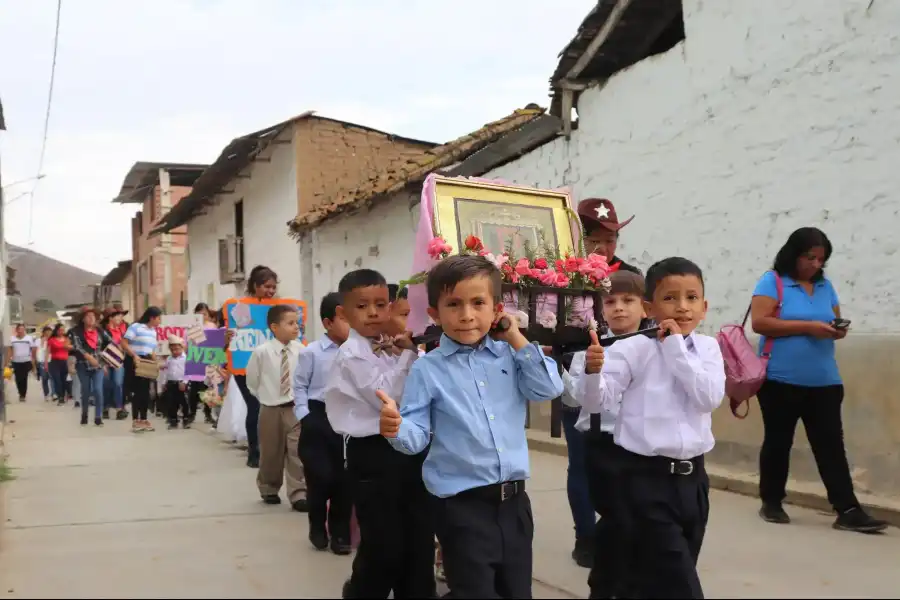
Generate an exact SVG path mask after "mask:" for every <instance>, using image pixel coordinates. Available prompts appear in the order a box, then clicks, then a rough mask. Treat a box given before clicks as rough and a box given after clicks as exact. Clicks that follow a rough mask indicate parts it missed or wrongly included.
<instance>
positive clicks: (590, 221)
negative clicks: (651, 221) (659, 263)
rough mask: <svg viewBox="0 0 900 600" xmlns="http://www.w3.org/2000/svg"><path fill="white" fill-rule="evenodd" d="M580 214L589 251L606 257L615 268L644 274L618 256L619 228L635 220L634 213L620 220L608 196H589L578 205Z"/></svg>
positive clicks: (585, 242) (586, 246) (585, 243)
mask: <svg viewBox="0 0 900 600" xmlns="http://www.w3.org/2000/svg"><path fill="white" fill-rule="evenodd" d="M578 216H579V217H580V218H581V226H582V228H583V229H584V245H585V248H586V249H587V251H588V252H589V253H590V252H594V253H596V254H600V255H601V256H605V257H606V262H607V263H609V266H610V267H612V268H613V269H614V270H619V269H621V270H623V271H631V272H632V273H637V274H638V275H642V273H641V270H640V269H638V268H637V267H635V266H633V265H629V264H628V263H626V262H624V261H623V260H622V259H620V258H619V257H618V256H616V246H617V245H618V242H619V230H620V229H622V228H623V227H625V226H626V225H628V224H629V223H631V222H632V221H633V220H634V215H632V216H631V217H629V218H627V219H625V221H623V222H622V223H620V222H619V217H618V216H617V215H616V207H615V206H613V203H612V202H610V201H609V200H607V199H606V198H587V199H585V200H582V201H581V203H580V204H579V205H578Z"/></svg>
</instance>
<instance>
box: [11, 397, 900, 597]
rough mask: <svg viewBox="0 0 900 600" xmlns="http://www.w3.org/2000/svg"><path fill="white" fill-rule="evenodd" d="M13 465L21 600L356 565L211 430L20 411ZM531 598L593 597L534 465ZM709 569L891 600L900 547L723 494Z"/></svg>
mask: <svg viewBox="0 0 900 600" xmlns="http://www.w3.org/2000/svg"><path fill="white" fill-rule="evenodd" d="M9 409H10V410H9V417H10V419H11V420H12V421H14V422H13V423H11V424H10V426H9V429H8V430H7V436H6V440H7V450H8V452H9V453H10V464H11V465H12V466H13V467H14V468H15V469H16V471H15V474H16V477H17V479H16V481H13V482H10V483H8V484H4V485H3V486H2V487H0V491H2V493H4V494H5V496H6V509H7V512H6V517H7V523H6V529H5V531H3V532H2V534H0V586H2V587H0V589H3V590H7V597H9V598H59V597H67V598H122V597H130V598H175V597H181V598H185V597H187V598H223V597H229V598H314V597H323V598H338V597H339V596H340V589H341V584H342V583H343V580H344V578H345V577H346V576H347V574H348V573H349V570H350V560H351V559H350V558H349V557H337V556H334V555H332V554H329V553H319V552H316V551H314V550H313V549H312V548H311V547H310V545H309V543H308V542H307V540H306V535H307V523H306V518H305V516H304V515H299V514H297V513H292V512H291V511H290V509H289V508H288V507H287V506H286V505H282V506H276V507H268V506H264V505H262V503H261V502H260V501H259V496H258V494H257V493H256V489H255V483H254V477H255V471H253V470H250V469H248V468H247V467H245V466H244V465H243V461H244V459H243V454H242V453H241V452H239V451H238V450H236V449H235V448H234V447H233V446H232V445H230V444H226V443H223V442H221V441H219V440H218V439H217V438H215V437H214V436H213V435H210V434H209V433H206V428H204V427H202V426H198V428H197V429H195V430H191V431H183V430H177V431H165V430H164V425H163V424H162V423H160V422H157V423H156V425H157V426H158V427H159V428H160V430H159V431H156V432H153V433H148V434H142V435H134V434H132V433H130V431H129V430H128V428H129V426H130V423H129V422H128V421H122V422H116V421H111V422H108V423H107V425H106V426H104V427H103V428H102V429H98V428H96V427H95V426H94V425H89V426H85V427H82V426H80V425H78V414H77V413H76V411H74V410H72V408H70V407H56V406H51V405H48V404H44V403H43V401H42V400H40V399H29V402H28V403H26V404H21V405H20V404H18V403H16V404H13V405H11V406H10V407H9ZM532 474H533V478H532V481H530V482H529V494H530V496H531V499H532V504H533V507H534V514H535V522H536V535H535V541H534V563H535V567H534V576H535V579H536V583H535V587H534V596H535V597H537V598H572V597H581V598H584V597H587V584H586V579H587V571H586V570H584V569H581V568H579V567H577V566H576V565H575V564H574V563H573V562H572V560H571V557H570V552H571V549H572V542H573V531H572V521H571V515H570V512H569V508H568V504H567V500H566V493H565V478H566V461H565V459H564V458H563V457H559V456H555V455H551V454H546V453H540V452H532ZM711 503H712V516H711V522H710V528H709V531H708V534H707V539H706V543H705V546H704V549H703V555H702V557H701V575H702V578H703V582H704V586H705V591H706V595H707V596H708V597H721V598H749V597H756V598H760V597H770V598H775V597H780V598H803V597H892V596H895V595H896V594H897V591H898V590H900V569H897V564H898V563H897V561H898V557H900V534H898V532H897V531H896V530H891V531H890V532H889V533H888V534H887V535H882V536H862V535H858V534H851V533H844V532H837V531H834V530H832V529H831V527H830V524H831V518H830V516H828V515H823V514H820V513H817V512H814V511H810V510H805V509H800V508H793V509H791V511H790V512H791V515H792V516H793V517H794V524H793V525H790V526H787V527H784V526H775V525H769V524H766V523H762V522H761V521H760V520H759V519H758V517H757V516H756V509H757V505H756V502H755V501H754V500H752V499H749V498H746V497H743V496H738V495H734V494H730V493H726V492H713V496H712V499H711Z"/></svg>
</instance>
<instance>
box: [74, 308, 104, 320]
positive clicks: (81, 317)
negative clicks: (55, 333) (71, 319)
mask: <svg viewBox="0 0 900 600" xmlns="http://www.w3.org/2000/svg"><path fill="white" fill-rule="evenodd" d="M88 313H94V316H95V317H97V319H98V320H99V319H100V317H101V316H102V314H101V313H100V309H99V308H97V307H96V306H82V307H81V308H79V309H78V314H77V315H76V321H77V322H78V323H81V322H82V321H83V320H84V317H85V315H87V314H88Z"/></svg>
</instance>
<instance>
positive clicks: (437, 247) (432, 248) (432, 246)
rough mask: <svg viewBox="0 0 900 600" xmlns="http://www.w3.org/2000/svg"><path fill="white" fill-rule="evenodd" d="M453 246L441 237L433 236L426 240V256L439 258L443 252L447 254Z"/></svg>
mask: <svg viewBox="0 0 900 600" xmlns="http://www.w3.org/2000/svg"><path fill="white" fill-rule="evenodd" d="M452 251H453V248H452V247H451V246H450V245H449V244H448V243H447V242H445V241H444V239H443V238H441V237H436V238H433V239H432V240H431V241H430V242H428V256H430V257H431V258H433V259H438V258H441V256H442V255H444V254H449V253H450V252H452Z"/></svg>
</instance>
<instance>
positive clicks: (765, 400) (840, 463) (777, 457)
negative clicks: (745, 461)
mask: <svg viewBox="0 0 900 600" xmlns="http://www.w3.org/2000/svg"><path fill="white" fill-rule="evenodd" d="M756 397H757V398H758V399H759V407H760V410H761V411H762V418H763V427H764V430H765V436H764V438H763V443H762V447H761V448H760V451H759V497H760V499H761V500H762V501H763V502H764V503H766V504H781V501H782V500H784V497H785V495H786V489H785V487H786V486H787V478H788V471H789V469H790V464H791V446H793V444H794V432H795V431H796V429H797V421H799V420H802V421H803V427H804V428H805V429H806V437H807V439H809V446H810V448H811V449H812V453H813V456H814V457H815V459H816V466H817V467H818V468H819V475H820V476H821V477H822V483H823V484H825V489H826V490H827V492H828V501H829V502H830V503H831V505H832V506H833V507H834V509H835V510H836V511H837V512H838V513H842V512H844V511H846V510H848V509H850V508H855V507H858V506H859V500H857V498H856V494H855V493H854V492H853V480H852V479H851V477H850V465H849V464H848V463H847V451H846V449H845V448H844V427H843V421H842V419H841V404H842V403H843V401H844V386H842V385H830V386H824V387H805V386H800V385H791V384H789V383H781V382H778V381H768V380H767V381H766V382H765V383H764V384H763V386H762V389H760V390H759V393H758V394H757V395H756Z"/></svg>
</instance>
